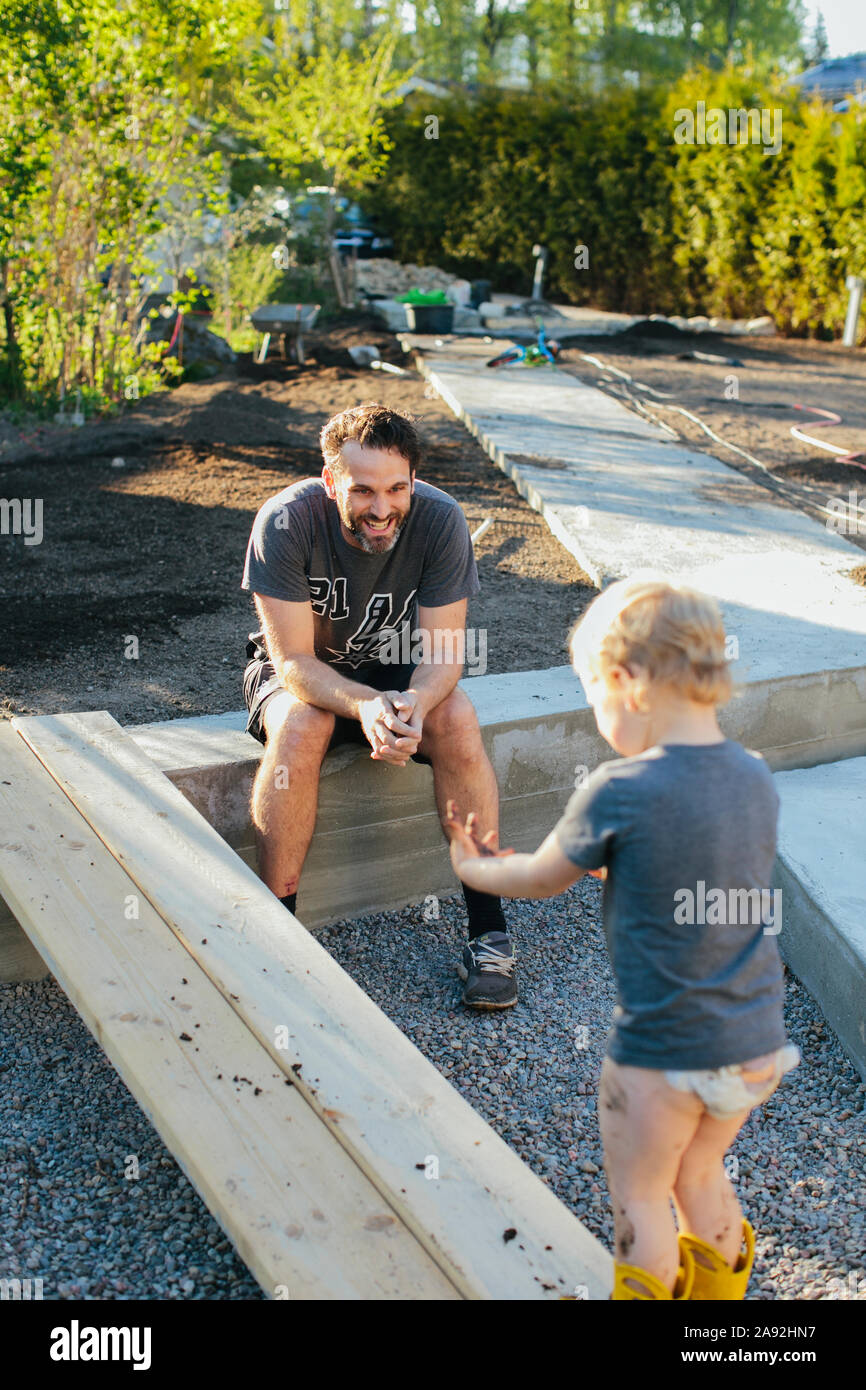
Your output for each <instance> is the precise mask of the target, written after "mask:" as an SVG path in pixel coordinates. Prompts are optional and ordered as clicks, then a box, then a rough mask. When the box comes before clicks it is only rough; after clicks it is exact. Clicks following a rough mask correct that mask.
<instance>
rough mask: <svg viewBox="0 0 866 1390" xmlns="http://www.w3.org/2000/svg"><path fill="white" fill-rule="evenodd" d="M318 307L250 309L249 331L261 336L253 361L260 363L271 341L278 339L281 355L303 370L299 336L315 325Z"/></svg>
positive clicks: (299, 305)
mask: <svg viewBox="0 0 866 1390" xmlns="http://www.w3.org/2000/svg"><path fill="white" fill-rule="evenodd" d="M321 307H322V306H321V304H263V305H262V307H261V308H260V309H254V310H253V312H252V313H251V314H250V319H251V320H252V325H253V328H255V329H256V330H257V331H258V332H259V333H261V334H262V335H263V336H262V344H261V347H260V348H259V351H258V354H257V356H256V361H257V362H264V361H265V360H266V358H267V355H268V348H269V347H270V345H271V338H274V337H281V338H282V340H283V355H284V356H287V357H290V358H291V359H292V360H293V361H295V362H297V363H298V364H299V365H300V366H303V365H304V362H305V360H306V359H305V358H304V336H303V335H304V333H305V332H308V331H309V330H310V329H311V328H312V327H313V325H314V324H315V322H316V319H317V318H318V316H319V310H320V309H321Z"/></svg>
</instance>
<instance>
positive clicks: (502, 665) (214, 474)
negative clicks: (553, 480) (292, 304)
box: [0, 313, 594, 724]
mask: <svg viewBox="0 0 866 1390" xmlns="http://www.w3.org/2000/svg"><path fill="white" fill-rule="evenodd" d="M363 342H376V343H377V344H378V345H379V347H380V355H381V356H382V358H383V360H386V361H391V362H393V363H399V364H400V365H402V366H404V367H408V366H410V361H409V359H408V358H406V357H404V354H403V352H402V349H401V347H400V345H399V343H398V342H397V341H396V339H395V338H394V337H393V336H392V335H391V334H389V333H387V332H386V331H384V330H383V329H382V328H381V326H380V325H378V324H377V323H376V322H375V320H373V319H372V318H369V317H367V316H365V315H364V314H361V313H356V314H354V315H347V316H344V320H343V321H342V322H341V323H339V324H337V325H332V326H331V327H330V329H329V330H327V331H324V330H323V331H321V332H314V333H313V334H311V335H309V336H308V337H307V336H305V347H306V349H307V355H308V363H307V365H306V366H304V367H299V366H295V365H293V364H290V363H288V362H285V361H283V360H281V359H280V358H279V357H276V358H273V359H269V361H268V362H267V363H265V364H264V365H263V366H258V365H257V364H255V363H254V362H252V360H251V359H250V358H249V357H246V358H242V359H240V360H239V361H238V363H237V364H235V365H234V366H233V367H231V368H227V369H225V370H224V371H223V372H222V373H221V374H220V376H219V377H216V378H213V379H211V380H209V381H206V382H198V383H195V384H193V383H188V384H186V385H183V386H181V387H179V388H178V389H177V390H174V391H171V392H165V393H160V394H158V395H155V396H150V397H148V398H147V399H146V400H142V401H140V402H135V403H133V404H132V405H131V408H129V409H127V410H126V411H125V412H124V413H123V414H122V415H121V416H120V417H118V418H116V419H113V420H101V421H94V422H92V423H88V424H86V425H84V426H82V427H81V428H79V429H75V428H70V427H60V426H57V425H54V424H51V425H42V426H38V427H37V426H35V425H32V424H31V425H28V426H27V427H25V428H13V427H12V426H11V425H9V424H8V422H7V423H5V424H3V425H2V426H0V496H3V497H5V498H30V499H37V498H39V499H42V503H43V533H44V534H43V539H42V541H41V543H39V544H31V545H27V544H25V539H24V537H23V536H11V535H4V536H3V537H2V538H0V605H2V619H0V715H2V717H4V718H11V717H12V716H13V715H16V714H52V713H58V712H61V711H64V710H76V711H80V710H100V709H106V710H108V711H109V712H110V713H111V714H112V715H113V716H114V717H115V718H116V719H117V720H118V722H119V723H121V724H127V723H140V722H149V721H151V720H156V719H175V718H181V717H185V716H190V715H200V714H214V713H222V712H225V711H229V710H239V709H241V708H242V707H243V696H242V689H241V676H242V671H243V666H244V661H245V655H244V644H245V641H246V636H247V633H248V632H249V631H250V630H252V629H253V628H254V627H255V626H256V622H255V612H254V609H253V606H252V602H251V600H250V598H249V596H248V595H247V594H245V593H244V592H243V591H242V590H241V588H240V579H241V572H242V568H243V560H244V554H245V550H246V544H247V539H248V536H249V531H250V526H251V524H252V521H253V517H254V516H255V513H256V511H257V509H258V508H259V507H260V506H261V504H262V503H263V502H264V501H265V500H266V499H267V498H268V497H269V496H272V495H273V494H274V493H275V492H278V491H279V490H280V489H281V488H283V487H285V486H287V485H288V484H289V483H291V482H295V481H297V480H298V479H300V478H305V477H309V476H313V475H316V476H318V475H319V474H320V472H321V466H322V460H321V454H320V452H319V447H318V434H319V431H320V429H321V427H322V425H323V424H324V423H325V421H326V420H327V418H328V417H329V416H330V415H331V414H333V413H334V412H336V411H337V410H340V409H344V408H346V407H348V406H350V405H355V404H358V403H359V402H362V401H369V400H378V401H381V402H383V403H384V404H386V405H389V406H392V407H394V408H397V409H402V410H407V411H409V412H410V413H411V414H413V415H414V416H415V417H416V419H417V420H418V422H419V427H420V430H421V433H422V437H423V441H424V460H425V461H424V466H423V468H421V469H420V470H419V474H418V476H419V477H421V478H423V479H424V480H425V481H427V482H429V483H433V484H435V485H436V486H437V487H441V488H444V489H445V490H446V491H447V492H449V493H451V494H452V495H453V496H454V497H455V498H456V499H457V501H458V502H459V503H460V505H461V507H462V508H463V510H464V512H465V514H466V517H467V520H468V521H469V524H470V528H471V529H475V528H476V527H477V526H478V525H479V524H480V522H481V521H482V520H483V519H484V518H485V517H488V516H490V517H493V518H495V525H494V526H493V527H491V528H490V530H489V531H488V532H487V534H486V535H485V536H484V537H482V539H481V540H480V541H479V543H478V546H477V548H476V555H477V559H478V568H479V576H480V579H481V586H482V589H481V594H480V595H479V596H478V598H477V599H475V600H473V602H472V603H471V605H470V611H469V618H468V622H469V624H470V625H472V626H474V627H477V628H485V627H486V628H487V630H488V638H487V644H488V652H487V659H488V667H487V669H488V672H489V673H495V672H501V671H513V670H530V669H538V668H543V667H548V666H557V665H564V664H565V663H566V662H567V660H568V658H567V653H566V649H565V641H566V636H567V633H568V630H569V628H570V626H571V624H572V622H573V621H574V619H575V617H576V616H577V615H578V614H579V613H580V612H581V611H582V610H583V609H584V608H585V606H586V604H587V603H588V602H589V600H590V599H591V597H592V595H593V593H594V590H593V588H592V586H591V584H590V581H589V579H588V578H587V576H586V575H585V574H584V573H583V572H582V571H581V569H580V568H579V567H578V565H577V563H576V562H575V561H574V560H573V558H572V557H571V556H570V555H569V554H568V552H567V551H566V550H565V549H564V548H563V547H562V546H561V545H560V544H559V542H558V541H556V540H555V539H554V538H553V537H552V536H551V534H550V532H549V530H548V528H547V526H546V525H545V523H544V522H543V521H542V520H541V518H540V517H539V516H538V514H537V513H536V512H534V511H532V509H531V508H530V507H529V506H528V505H527V503H526V502H525V501H524V500H523V499H522V498H521V497H520V496H519V494H518V493H517V491H516V489H515V488H514V485H513V484H512V483H511V481H510V480H509V479H508V478H506V477H505V475H504V474H503V473H501V472H500V471H499V469H497V468H496V467H495V465H494V464H492V463H491V462H490V460H489V459H488V457H487V455H486V454H485V453H484V451H483V450H482V449H481V447H480V445H479V444H477V443H476V441H475V440H474V439H473V438H472V437H471V436H470V435H469V434H468V433H467V432H466V430H465V429H464V427H463V426H462V425H461V424H460V423H459V422H458V421H457V420H456V419H455V418H454V416H453V415H452V414H451V412H450V411H449V410H448V408H447V407H446V406H445V405H444V404H443V403H442V401H441V400H440V399H439V398H438V397H437V396H435V394H434V393H433V392H432V390H431V388H429V387H427V386H425V383H424V381H423V380H422V378H421V377H420V376H419V375H418V373H417V372H414V371H413V372H412V375H410V376H408V377H399V376H395V375H392V374H390V373H385V372H380V371H372V370H370V369H369V368H357V367H355V366H354V364H353V363H352V359H351V358H350V356H349V354H348V351H347V349H348V347H349V346H350V345H354V344H356V343H363ZM132 637H135V638H137V639H138V656H137V658H135V657H134V656H132V655H130V656H127V655H126V653H127V652H130V653H132V652H133V651H134V644H133V643H132V642H130V641H129V639H130V638H132Z"/></svg>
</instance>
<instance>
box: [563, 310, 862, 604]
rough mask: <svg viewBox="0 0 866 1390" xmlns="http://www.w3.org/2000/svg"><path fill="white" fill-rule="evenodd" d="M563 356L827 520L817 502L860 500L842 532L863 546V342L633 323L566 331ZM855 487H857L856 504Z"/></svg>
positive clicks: (589, 377)
mask: <svg viewBox="0 0 866 1390" xmlns="http://www.w3.org/2000/svg"><path fill="white" fill-rule="evenodd" d="M695 352H699V353H704V354H709V355H713V356H716V357H721V358H725V359H728V360H727V361H726V362H705V361H701V360H695V359H694V358H693V357H691V354H693V353H695ZM587 357H594V358H597V359H598V362H599V363H601V364H603V365H602V367H599V366H598V365H595V364H593V363H591V362H588V361H587V360H586V359H587ZM559 361H560V364H561V365H563V366H564V367H566V369H568V370H573V371H575V372H577V373H578V375H580V376H581V377H582V378H583V379H584V380H585V381H587V382H589V383H590V384H591V385H595V386H600V387H602V388H603V389H604V390H607V391H609V392H610V393H611V394H613V395H617V396H619V397H620V399H623V400H624V401H625V403H626V404H630V405H632V406H633V405H634V402H635V400H638V401H640V402H641V403H643V404H644V405H645V407H646V409H647V410H649V412H650V414H651V415H652V416H653V417H654V418H655V419H657V420H658V421H662V422H664V424H666V425H668V426H669V427H670V428H672V429H674V430H675V431H676V433H677V435H678V436H679V438H680V439H682V440H683V441H684V442H686V443H688V444H689V445H690V446H691V447H693V448H698V449H701V450H703V451H704V452H706V453H711V454H714V455H715V456H716V457H717V458H719V459H721V460H722V461H723V462H724V463H727V464H729V465H731V466H732V467H734V468H738V469H741V470H742V471H743V472H744V473H747V474H748V475H749V476H750V477H752V478H753V479H754V481H755V482H758V483H761V484H762V485H764V486H767V487H770V488H771V489H772V490H773V491H774V492H777V494H779V495H781V496H782V497H783V498H785V499H786V500H787V501H789V502H790V503H791V504H792V505H795V506H797V507H798V508H800V509H801V510H804V511H807V512H809V513H810V514H811V515H813V516H815V517H816V518H817V519H819V520H821V521H823V522H824V523H825V524H826V523H827V520H828V517H827V514H826V511H822V510H821V509H822V508H826V507H828V506H829V504H830V502H831V501H833V500H835V501H836V504H837V507H838V505H839V503H842V504H845V505H846V507H847V508H848V515H849V516H850V517H851V518H852V519H857V517H858V508H859V529H858V530H857V532H856V534H855V533H854V527H853V520H852V525H851V526H850V527H849V529H847V530H846V531H845V534H846V536H847V538H848V539H849V540H851V541H852V542H853V543H854V544H856V545H859V546H860V547H861V548H863V549H864V550H866V352H864V351H863V350H855V349H852V348H843V347H841V346H840V345H839V344H837V343H818V342H804V341H800V340H794V339H784V338H760V337H756V338H747V337H738V336H737V337H734V336H730V337H725V336H722V335H721V334H714V333H700V334H687V333H681V332H679V331H678V330H677V329H676V328H674V327H673V325H670V324H664V323H659V324H651V325H646V324H636V325H635V326H634V327H633V328H631V329H629V330H628V331H627V332H625V333H620V334H617V335H616V336H615V337H613V336H612V337H609V338H608V337H603V338H601V337H593V338H582V339H569V340H568V343H567V346H565V347H564V348H563V351H562V352H561V354H560V358H559ZM605 367H606V368H607V369H608V370H607V371H605V370H604V368H605ZM611 367H615V368H617V369H618V370H619V371H620V372H626V373H627V374H628V376H630V377H631V378H632V380H631V381H624V380H623V379H622V378H621V377H619V376H617V374H616V373H615V372H613V371H611V370H610V368H611ZM638 383H642V384H643V385H645V386H649V387H652V388H654V390H655V391H657V392H668V393H670V397H671V398H670V399H667V400H666V399H659V398H658V397H656V396H653V395H652V394H651V393H650V392H647V391H642V390H641V389H640V387H639V385H638ZM734 392H736V395H734V394H733V393H734ZM675 406H681V407H683V408H685V409H686V410H688V411H689V412H690V413H691V414H693V415H696V416H697V417H698V418H699V419H700V420H702V421H703V422H704V424H705V425H707V426H709V428H710V429H711V430H712V431H713V432H714V434H716V435H717V436H718V437H719V439H720V440H723V441H725V442H727V443H730V444H735V445H738V446H739V448H740V449H743V450H745V452H746V453H748V454H751V455H752V456H753V458H754V459H756V460H757V461H758V464H759V465H760V464H763V466H764V468H765V469H769V470H770V473H771V474H772V476H768V475H767V473H765V472H763V471H762V469H761V468H760V467H756V466H755V465H754V464H753V463H750V462H749V461H747V460H746V459H744V458H742V456H741V455H739V454H737V453H736V452H734V451H733V450H729V449H726V448H724V447H723V445H722V444H720V443H719V442H717V441H714V440H712V439H710V438H709V437H708V436H707V435H706V434H705V433H704V431H703V430H702V429H701V428H700V426H699V425H697V424H695V423H694V422H693V421H690V420H688V419H686V418H685V417H684V416H683V415H681V414H679V413H678V412H677V411H676V410H675V409H673V407H675ZM797 406H812V407H817V408H818V409H819V410H828V411H832V412H835V413H836V414H837V415H840V416H841V417H842V423H841V424H837V425H831V424H830V422H829V421H827V420H826V419H825V420H823V421H822V419H821V417H820V416H818V415H816V414H814V413H812V412H810V411H808V410H798V409H796V407H797ZM792 426H794V427H795V428H797V429H799V430H801V431H803V432H804V433H806V434H808V435H812V436H815V437H816V438H818V439H822V440H826V441H827V443H829V444H835V445H838V446H840V447H842V448H845V449H848V450H851V451H855V450H861V449H862V450H863V456H862V458H860V459H859V460H858V461H857V462H855V463H842V462H840V461H839V460H838V459H837V458H836V457H834V455H833V454H830V453H825V452H824V451H823V450H821V449H820V448H817V447H816V446H815V445H813V444H806V443H803V442H801V441H800V440H797V439H795V438H794V436H793V435H792V434H791V427H792ZM851 492H853V493H855V494H856V496H855V501H854V503H853V506H852V505H851V501H850V497H849V494H850V493H851ZM830 519H831V520H832V517H831V518H830ZM860 570H861V571H862V566H861V567H860ZM860 582H863V579H862V577H861V579H860Z"/></svg>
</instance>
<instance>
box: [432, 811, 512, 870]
mask: <svg viewBox="0 0 866 1390" xmlns="http://www.w3.org/2000/svg"><path fill="white" fill-rule="evenodd" d="M442 826H443V829H444V831H445V834H446V835H447V836H448V839H449V840H450V842H451V863H452V864H453V865H454V872H455V873H456V874H457V875H458V877H459V876H460V868H461V865H462V864H464V863H465V862H466V860H467V859H478V858H480V857H481V856H482V855H484V856H490V857H493V858H498V859H504V858H505V857H506V856H507V855H509V854H513V853H514V850H513V849H500V848H499V837H498V835H497V833H496V831H495V830H488V832H487V834H486V835H484V836H481V835H480V834H479V829H478V817H477V816H476V814H475V812H474V811H470V812H469V815H468V816H467V817H466V824H465V825H463V824H462V823H461V820H460V808H459V806H458V805H457V803H456V802H455V801H449V802H448V804H447V806H446V815H445V820H444V821H443V822H442Z"/></svg>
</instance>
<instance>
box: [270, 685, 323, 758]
mask: <svg viewBox="0 0 866 1390" xmlns="http://www.w3.org/2000/svg"><path fill="white" fill-rule="evenodd" d="M334 724H335V716H334V715H333V714H332V713H331V711H330V710H326V709H319V707H318V706H317V705H308V704H306V703H305V702H304V701H303V700H297V699H295V697H294V696H293V695H290V694H289V692H288V691H284V692H282V693H281V694H279V695H274V696H273V697H272V699H270V700H269V701H268V703H267V704H266V705H265V709H264V726H265V733H266V734H267V739H268V746H269V747H271V748H272V749H273V748H277V749H279V750H280V751H281V752H291V751H301V750H304V749H307V750H309V751H310V752H315V753H316V754H317V755H318V754H319V753H321V754H322V756H323V757H324V754H325V752H326V751H327V747H328V744H329V743H330V741H331V735H332V734H333V732H334Z"/></svg>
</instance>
